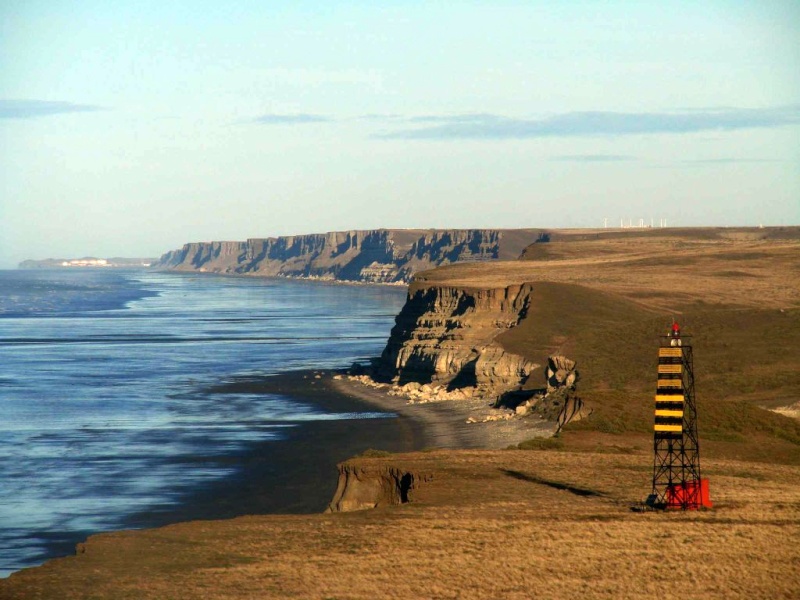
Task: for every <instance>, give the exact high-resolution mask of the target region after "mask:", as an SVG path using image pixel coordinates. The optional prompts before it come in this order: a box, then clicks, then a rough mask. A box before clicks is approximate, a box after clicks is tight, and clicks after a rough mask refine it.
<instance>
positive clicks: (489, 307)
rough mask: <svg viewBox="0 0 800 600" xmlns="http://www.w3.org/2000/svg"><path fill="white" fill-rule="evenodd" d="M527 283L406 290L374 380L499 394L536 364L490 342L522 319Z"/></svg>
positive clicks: (522, 379) (516, 385) (517, 384)
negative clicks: (425, 384)
mask: <svg viewBox="0 0 800 600" xmlns="http://www.w3.org/2000/svg"><path fill="white" fill-rule="evenodd" d="M530 291H531V286H530V284H524V285H513V286H509V287H505V288H496V289H465V288H457V287H447V286H432V287H420V288H416V289H415V288H412V289H411V290H410V291H409V294H408V298H407V300H406V304H405V306H404V307H403V309H402V311H401V312H400V314H399V315H398V316H397V318H396V320H395V323H396V324H395V326H394V328H393V329H392V332H391V336H390V338H389V341H388V342H387V344H386V348H385V349H384V351H383V354H382V355H381V359H380V363H379V366H378V373H377V374H378V376H379V377H381V378H383V379H391V380H393V381H394V382H395V383H397V384H398V385H404V384H406V383H408V382H419V383H435V384H438V385H446V386H447V389H448V390H456V389H461V388H473V389H475V388H477V389H479V390H481V391H483V392H486V393H488V394H500V393H503V392H505V391H508V390H511V389H515V388H519V387H520V386H521V385H522V384H524V382H525V381H526V380H527V379H528V377H530V375H531V373H532V372H533V371H534V370H536V369H537V368H538V367H539V365H538V364H536V363H534V362H532V361H530V360H528V359H526V358H525V357H523V356H520V355H518V354H512V353H510V352H508V351H506V350H505V349H504V348H503V347H502V346H501V345H500V344H499V343H498V342H497V341H496V340H495V338H496V337H497V336H498V335H499V334H500V333H502V332H503V331H506V330H508V329H510V328H512V327H515V326H516V325H517V324H518V323H519V322H520V320H521V319H523V318H524V317H525V314H526V312H527V309H528V303H529V301H530V300H529V297H530Z"/></svg>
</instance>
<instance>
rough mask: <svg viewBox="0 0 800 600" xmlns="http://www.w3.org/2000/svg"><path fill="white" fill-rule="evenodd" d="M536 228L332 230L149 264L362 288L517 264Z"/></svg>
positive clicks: (199, 247) (205, 246)
mask: <svg viewBox="0 0 800 600" xmlns="http://www.w3.org/2000/svg"><path fill="white" fill-rule="evenodd" d="M537 235H539V231H538V230H514V231H513V232H505V231H501V230H494V229H449V230H397V229H375V230H366V231H338V232H330V233H324V234H310V235H297V236H284V237H276V238H265V239H249V240H247V241H244V242H198V243H190V244H186V245H184V246H183V247H182V248H180V249H178V250H173V251H171V252H167V253H166V254H164V255H163V256H162V257H161V258H160V259H159V260H158V261H157V262H156V263H155V264H154V265H153V266H154V267H156V268H160V269H170V270H177V271H202V272H210V273H227V274H248V275H261V276H272V277H298V278H307V279H326V280H339V281H358V282H365V283H398V282H409V281H410V280H411V278H412V277H413V275H414V273H417V272H419V271H422V270H425V269H429V268H432V267H435V266H439V265H446V264H450V263H454V262H463V261H488V260H494V259H498V258H516V257H517V256H519V254H520V253H521V252H522V250H523V249H524V247H525V246H526V245H527V244H528V243H530V242H532V241H533V240H535V239H536V236H537Z"/></svg>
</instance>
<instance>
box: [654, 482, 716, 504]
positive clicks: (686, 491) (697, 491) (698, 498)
mask: <svg viewBox="0 0 800 600" xmlns="http://www.w3.org/2000/svg"><path fill="white" fill-rule="evenodd" d="M666 500H667V504H666V506H665V508H667V509H673V510H675V509H678V510H697V509H699V508H711V506H712V503H711V496H710V494H709V491H708V479H701V480H700V481H696V480H695V481H686V482H684V483H679V484H674V485H671V486H669V487H667V497H666Z"/></svg>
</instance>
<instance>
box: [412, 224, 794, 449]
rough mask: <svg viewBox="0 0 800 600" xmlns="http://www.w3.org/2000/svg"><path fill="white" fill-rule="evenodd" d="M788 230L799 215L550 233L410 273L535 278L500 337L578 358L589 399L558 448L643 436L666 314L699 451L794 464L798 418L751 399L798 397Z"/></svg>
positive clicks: (783, 401) (489, 280)
mask: <svg viewBox="0 0 800 600" xmlns="http://www.w3.org/2000/svg"><path fill="white" fill-rule="evenodd" d="M799 238H800V228H797V227H787V228H775V229H764V230H761V229H686V230H658V229H656V230H649V231H648V230H645V231H636V230H633V231H614V232H604V231H603V230H597V231H594V232H586V231H567V232H554V233H553V234H552V235H551V240H552V241H550V242H549V243H541V244H533V245H532V246H530V247H529V248H528V249H527V251H526V257H527V258H528V260H523V261H515V262H504V263H495V264H492V265H491V266H487V265H475V264H459V265H453V266H450V267H446V268H442V269H437V270H434V271H429V272H426V273H423V274H422V275H421V277H420V281H419V283H416V284H415V285H418V286H424V285H429V284H431V283H436V284H443V285H463V286H476V287H478V286H480V287H493V286H500V285H509V284H514V283H516V284H518V283H521V282H525V281H533V282H539V284H538V285H535V286H534V291H533V295H532V298H531V306H530V309H529V312H528V315H527V317H526V318H525V319H524V320H523V321H522V322H521V323H520V325H519V326H517V327H516V328H514V329H512V330H510V331H508V332H507V333H505V334H503V335H502V336H500V337H499V338H498V340H499V341H500V342H501V343H502V344H503V346H504V347H506V348H507V349H508V350H510V351H512V352H515V353H517V354H521V355H523V356H525V357H527V358H529V359H530V360H533V361H534V362H537V363H540V364H542V363H544V361H545V359H546V357H547V356H548V354H552V353H563V354H566V355H567V356H570V357H571V358H574V359H576V360H577V361H578V363H579V369H580V372H581V382H580V386H579V389H580V393H581V396H582V397H583V398H584V400H586V401H588V402H589V404H590V406H591V407H592V408H593V409H594V411H595V412H594V414H593V415H592V417H591V418H590V419H588V420H586V421H583V422H580V423H577V424H573V425H570V426H568V428H567V431H566V434H565V436H564V444H565V447H567V448H572V449H578V448H581V449H589V450H593V451H596V450H597V449H600V448H603V447H604V446H605V445H607V444H609V443H610V444H611V445H619V444H618V443H617V442H616V441H615V438H614V437H613V436H614V435H617V436H619V435H623V436H626V435H627V436H630V435H634V434H637V435H638V437H637V435H634V437H635V438H636V440H637V441H636V443H638V444H641V443H643V442H644V441H645V440H646V439H647V436H648V434H649V433H650V432H651V428H652V418H653V417H652V394H653V391H654V387H655V368H656V353H655V347H656V346H657V337H658V336H659V335H663V333H665V332H666V331H667V329H668V327H669V324H670V323H671V320H672V318H673V317H675V318H677V319H678V320H679V321H680V322H681V323H682V325H683V327H684V333H687V334H691V335H692V336H693V337H692V341H693V344H694V349H695V371H696V380H697V398H698V405H699V413H700V419H699V423H700V436H701V439H702V441H703V447H704V449H705V452H706V455H708V456H717V457H735V458H746V459H750V460H761V461H781V462H790V463H794V464H800V421H798V420H797V419H791V418H788V417H787V416H786V415H784V414H776V413H773V412H769V411H765V410H762V407H765V408H770V409H774V408H779V407H785V406H791V405H793V404H795V403H796V402H797V401H798V399H800V344H798V343H797V340H798V339H800V240H799ZM538 384H539V383H538V382H537V381H534V382H532V384H531V386H536V385H538ZM606 434H610V436H609V435H606Z"/></svg>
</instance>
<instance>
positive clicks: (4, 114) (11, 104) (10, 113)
mask: <svg viewBox="0 0 800 600" xmlns="http://www.w3.org/2000/svg"><path fill="white" fill-rule="evenodd" d="M99 110H103V108H102V107H100V106H93V105H91V104H74V103H72V102H53V101H49V100H0V119H35V118H37V117H46V116H49V115H59V114H65V113H76V112H96V111H99Z"/></svg>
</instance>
